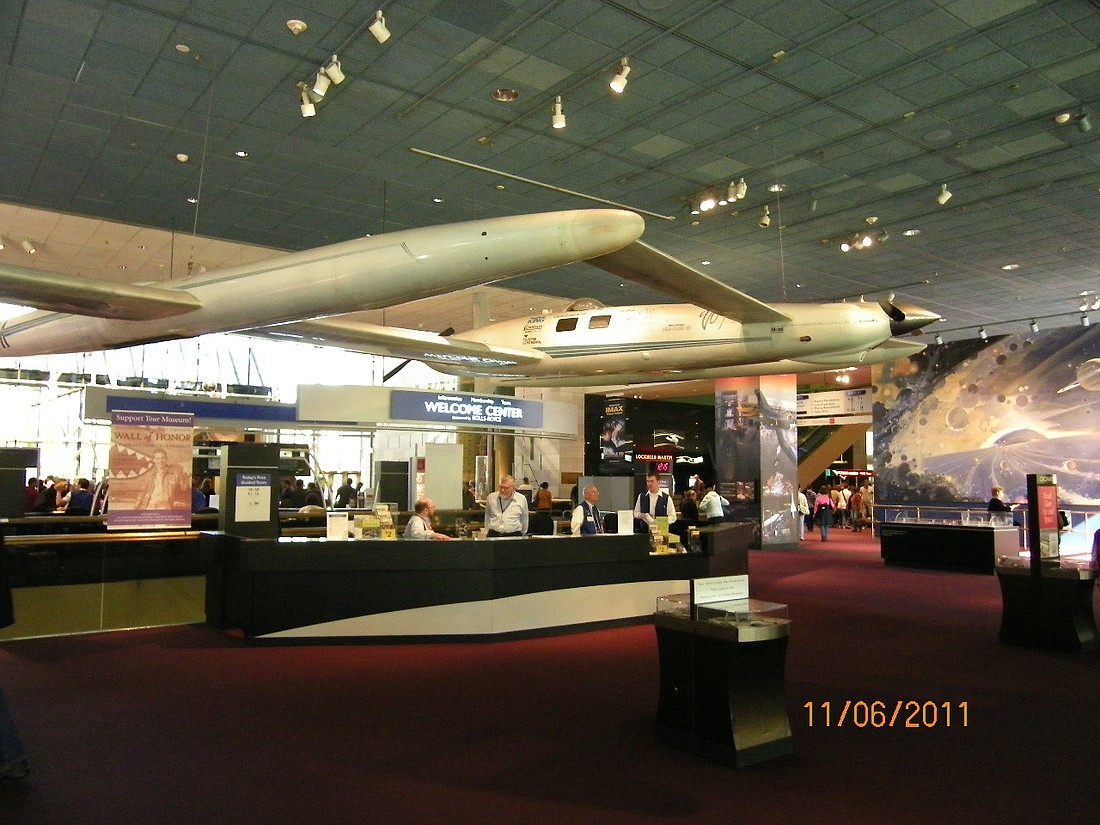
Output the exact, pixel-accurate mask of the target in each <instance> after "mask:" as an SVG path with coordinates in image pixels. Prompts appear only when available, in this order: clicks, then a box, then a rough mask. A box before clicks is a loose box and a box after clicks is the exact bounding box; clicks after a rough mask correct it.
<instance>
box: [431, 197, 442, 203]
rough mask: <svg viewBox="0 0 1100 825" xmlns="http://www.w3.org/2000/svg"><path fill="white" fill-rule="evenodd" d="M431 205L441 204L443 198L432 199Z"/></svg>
mask: <svg viewBox="0 0 1100 825" xmlns="http://www.w3.org/2000/svg"><path fill="white" fill-rule="evenodd" d="M432 203H443V198H432Z"/></svg>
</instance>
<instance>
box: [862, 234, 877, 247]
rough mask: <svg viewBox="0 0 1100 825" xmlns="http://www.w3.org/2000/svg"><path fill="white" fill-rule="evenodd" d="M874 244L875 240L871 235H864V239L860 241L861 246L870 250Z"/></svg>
mask: <svg viewBox="0 0 1100 825" xmlns="http://www.w3.org/2000/svg"><path fill="white" fill-rule="evenodd" d="M874 242H875V239H874V238H872V237H871V236H870V235H864V236H863V237H862V238H860V239H859V245H860V246H861V247H863V248H864V249H867V248H869V247H870V246H871V244H873V243H874Z"/></svg>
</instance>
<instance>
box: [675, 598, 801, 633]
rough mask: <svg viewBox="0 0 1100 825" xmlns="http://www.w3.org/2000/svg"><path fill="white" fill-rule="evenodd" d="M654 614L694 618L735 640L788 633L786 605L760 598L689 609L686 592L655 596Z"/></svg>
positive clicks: (681, 618) (687, 619)
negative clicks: (692, 610)
mask: <svg viewBox="0 0 1100 825" xmlns="http://www.w3.org/2000/svg"><path fill="white" fill-rule="evenodd" d="M656 615H657V617H658V620H661V619H679V620H683V621H694V622H696V623H699V624H702V625H704V626H705V628H700V627H696V628H695V631H696V632H703V631H704V630H712V631H716V630H720V629H721V630H724V631H726V633H729V634H731V635H732V636H734V637H735V640H736V641H738V642H752V641H760V640H763V639H778V638H780V637H782V636H786V635H788V634H789V632H790V619H789V618H788V617H787V605H785V604H778V603H776V602H765V601H761V600H760V599H732V600H729V601H721V602H711V603H709V604H698V605H696V606H695V615H694V616H693V615H692V612H691V597H690V596H689V595H688V594H687V593H677V594H674V595H669V596H661V597H659V598H658V599H657V610H656Z"/></svg>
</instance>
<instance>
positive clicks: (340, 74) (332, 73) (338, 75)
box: [321, 55, 346, 86]
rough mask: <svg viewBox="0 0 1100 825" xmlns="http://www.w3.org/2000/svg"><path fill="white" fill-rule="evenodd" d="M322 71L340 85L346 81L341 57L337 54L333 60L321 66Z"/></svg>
mask: <svg viewBox="0 0 1100 825" xmlns="http://www.w3.org/2000/svg"><path fill="white" fill-rule="evenodd" d="M321 71H322V72H324V73H325V75H326V76H327V77H328V79H329V80H331V81H332V82H333V83H335V84H336V85H337V86H339V85H340V84H341V83H343V82H344V78H345V77H346V75H345V74H344V69H343V67H342V66H341V65H340V58H339V57H337V56H336V55H333V56H332V60H330V61H329V62H328V63H326V64H325V65H324V66H322V67H321Z"/></svg>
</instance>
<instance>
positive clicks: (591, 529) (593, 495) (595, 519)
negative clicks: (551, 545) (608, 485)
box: [570, 484, 603, 536]
mask: <svg viewBox="0 0 1100 825" xmlns="http://www.w3.org/2000/svg"><path fill="white" fill-rule="evenodd" d="M599 500H600V491H599V490H597V489H596V485H595V484H589V485H588V486H587V487H585V488H584V501H582V502H581V503H580V504H578V505H577V506H576V507H574V508H573V521H572V522H571V523H570V528H571V529H572V531H573V535H574V536H594V535H595V534H596V533H602V532H603V514H602V513H601V512H600V508H599V507H597V506H596V502H597V501H599Z"/></svg>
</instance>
